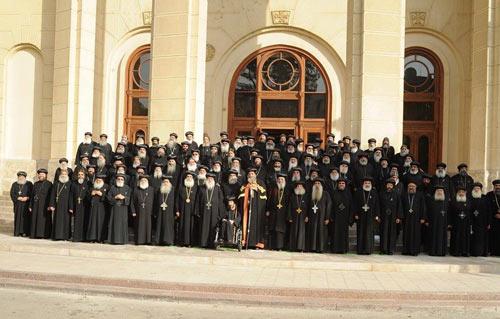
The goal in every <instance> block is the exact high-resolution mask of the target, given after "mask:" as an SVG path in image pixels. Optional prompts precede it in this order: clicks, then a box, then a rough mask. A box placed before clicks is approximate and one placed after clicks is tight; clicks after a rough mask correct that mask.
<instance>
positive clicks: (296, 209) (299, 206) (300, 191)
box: [287, 180, 309, 251]
mask: <svg viewBox="0 0 500 319" xmlns="http://www.w3.org/2000/svg"><path fill="white" fill-rule="evenodd" d="M306 199H307V194H306V188H305V182H304V181H302V180H298V181H295V183H294V185H293V193H292V194H290V198H289V199H288V201H289V204H288V217H287V219H288V222H289V223H290V226H289V227H290V232H289V234H290V238H289V247H288V248H289V250H291V251H304V250H305V248H306V225H307V222H308V221H309V218H308V217H307V212H308V208H309V202H308V201H307V200H306Z"/></svg>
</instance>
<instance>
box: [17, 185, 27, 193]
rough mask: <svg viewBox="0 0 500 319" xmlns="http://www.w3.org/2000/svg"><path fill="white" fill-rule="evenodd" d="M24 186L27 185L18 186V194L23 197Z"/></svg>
mask: <svg viewBox="0 0 500 319" xmlns="http://www.w3.org/2000/svg"><path fill="white" fill-rule="evenodd" d="M24 185H25V184H17V188H18V191H17V194H18V195H21V194H22V193H23V188H24Z"/></svg>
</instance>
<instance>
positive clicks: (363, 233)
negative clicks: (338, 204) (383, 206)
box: [353, 177, 380, 255]
mask: <svg viewBox="0 0 500 319" xmlns="http://www.w3.org/2000/svg"><path fill="white" fill-rule="evenodd" d="M353 212H354V219H355V221H356V233H357V238H356V239H357V245H356V251H357V253H358V254H360V255H369V254H371V253H372V252H373V246H374V240H373V235H374V232H373V228H374V227H373V223H374V222H380V217H379V216H380V206H379V198H378V195H377V192H376V191H375V190H374V189H373V179H372V178H371V177H365V178H364V179H363V184H362V187H361V188H360V189H358V190H357V191H356V193H355V194H354V205H353Z"/></svg>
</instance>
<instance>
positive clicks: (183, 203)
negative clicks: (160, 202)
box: [175, 171, 198, 246]
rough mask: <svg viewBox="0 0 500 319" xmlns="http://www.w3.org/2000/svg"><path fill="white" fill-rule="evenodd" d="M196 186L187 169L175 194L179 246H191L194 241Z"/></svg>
mask: <svg viewBox="0 0 500 319" xmlns="http://www.w3.org/2000/svg"><path fill="white" fill-rule="evenodd" d="M197 192H198V186H197V185H196V182H195V175H194V173H193V172H190V171H187V172H186V173H185V174H184V180H183V181H182V182H180V185H179V188H178V190H177V194H176V204H175V208H176V210H177V211H176V213H175V214H176V217H177V218H178V223H179V225H178V233H177V241H178V244H179V245H181V246H191V245H192V244H193V243H194V234H193V227H194V219H195V215H196V211H195V206H196V193H197Z"/></svg>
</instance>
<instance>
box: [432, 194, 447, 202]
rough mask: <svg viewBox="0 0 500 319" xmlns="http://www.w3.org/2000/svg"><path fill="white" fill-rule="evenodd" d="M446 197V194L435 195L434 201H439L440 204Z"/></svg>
mask: <svg viewBox="0 0 500 319" xmlns="http://www.w3.org/2000/svg"><path fill="white" fill-rule="evenodd" d="M444 197H445V195H444V194H443V195H438V194H434V200H436V201H439V202H442V201H444Z"/></svg>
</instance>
